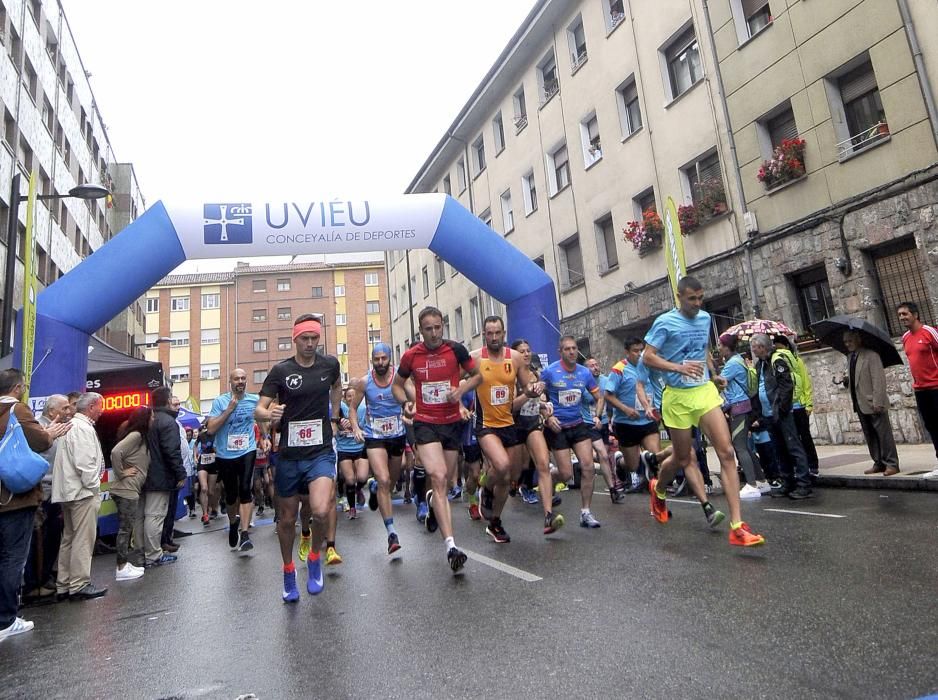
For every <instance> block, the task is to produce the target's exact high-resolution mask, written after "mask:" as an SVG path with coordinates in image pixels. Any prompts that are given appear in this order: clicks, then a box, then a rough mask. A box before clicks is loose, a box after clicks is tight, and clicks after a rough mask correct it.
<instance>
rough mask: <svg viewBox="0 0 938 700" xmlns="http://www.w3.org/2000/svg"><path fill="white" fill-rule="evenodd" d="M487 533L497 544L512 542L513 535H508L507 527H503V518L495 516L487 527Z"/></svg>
mask: <svg viewBox="0 0 938 700" xmlns="http://www.w3.org/2000/svg"><path fill="white" fill-rule="evenodd" d="M485 533H486V534H487V535H488V536H489V537H491V538H492V540H493V541H494V542H495V543H496V544H508V543H509V542H511V537H509V536H508V533H507V532H505V528H504V527H502V520H501V518H495V519H494V520H491V521H489V524H488V526H487V527H486V528H485Z"/></svg>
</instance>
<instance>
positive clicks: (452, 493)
mask: <svg viewBox="0 0 938 700" xmlns="http://www.w3.org/2000/svg"><path fill="white" fill-rule="evenodd" d="M446 497H447V498H448V499H449V500H450V501H457V500H459V499H460V498H462V488H461V487H460V486H454V487H453V488H451V489H450V490H449V493H448V494H446Z"/></svg>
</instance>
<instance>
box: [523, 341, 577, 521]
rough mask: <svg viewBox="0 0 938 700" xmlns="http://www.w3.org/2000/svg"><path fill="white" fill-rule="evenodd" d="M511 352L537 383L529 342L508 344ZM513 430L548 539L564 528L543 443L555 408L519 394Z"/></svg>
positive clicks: (540, 398) (535, 364) (537, 369)
mask: <svg viewBox="0 0 938 700" xmlns="http://www.w3.org/2000/svg"><path fill="white" fill-rule="evenodd" d="M511 348H512V350H515V351H516V352H518V353H519V354H520V355H521V359H522V361H523V362H524V363H525V364H527V365H528V368H529V369H530V370H531V372H532V373H533V374H534V376H535V377H537V378H538V380H539V381H540V379H541V377H540V372H539V369H540V362H539V361H538V360H537V355H535V354H534V353H533V352H532V351H531V345H530V344H529V343H528V341H526V340H524V339H523V338H520V339H518V340H516V341H515V342H513V343H512V344H511ZM514 409H515V410H516V411H517V415H516V416H515V429H516V430H517V431H518V437H519V438H520V439H521V440H522V442H523V444H524V446H525V447H526V448H527V450H528V454H529V455H530V456H531V459H532V460H533V461H534V468H535V469H536V470H537V483H538V496H539V497H540V499H541V507H542V508H543V509H544V534H545V535H550V534H553V533H554V532H556V531H557V530H559V529H560V528H562V527H563V526H564V522H565V520H564V517H563V516H562V515H561V514H559V513H557V514H556V515H555V514H554V513H553V506H554V505H560V496H554V488H553V479H552V478H551V475H550V452H549V451H548V449H547V441H546V440H545V439H544V420H545V419H547V418H550V417H551V416H552V415H553V413H554V406H553V404H551V403H550V402H548V401H547V400H546V397H545V396H544V395H543V394H542V395H541V396H540V397H539V398H528V397H527V396H524V394H521V395H520V396H517V397H516V398H515V401H514Z"/></svg>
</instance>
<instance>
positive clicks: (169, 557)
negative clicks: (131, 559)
mask: <svg viewBox="0 0 938 700" xmlns="http://www.w3.org/2000/svg"><path fill="white" fill-rule="evenodd" d="M178 560H179V557H177V556H176V555H175V554H163V555H162V556H160V558H159V559H154V560H153V561H148V562H145V563H144V565H143V566H144V568H146V569H152V568H153V567H154V566H165V565H166V564H173V563H175V562H176V561H178Z"/></svg>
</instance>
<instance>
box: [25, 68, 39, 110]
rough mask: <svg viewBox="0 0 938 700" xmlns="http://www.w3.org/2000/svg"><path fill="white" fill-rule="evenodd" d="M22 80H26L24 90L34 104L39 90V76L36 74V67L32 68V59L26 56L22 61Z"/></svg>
mask: <svg viewBox="0 0 938 700" xmlns="http://www.w3.org/2000/svg"><path fill="white" fill-rule="evenodd" d="M23 80H25V81H26V90H27V91H28V92H29V96H30V97H31V98H32V100H33V103H34V104H35V102H36V97H37V96H38V91H39V78H38V76H37V75H36V69H35V68H33V64H32V61H30V60H29V59H28V58H27V59H26V60H24V61H23Z"/></svg>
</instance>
